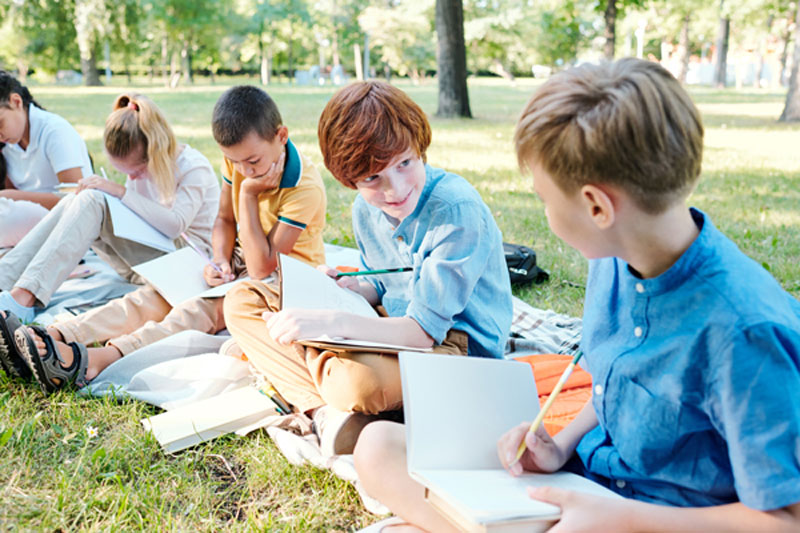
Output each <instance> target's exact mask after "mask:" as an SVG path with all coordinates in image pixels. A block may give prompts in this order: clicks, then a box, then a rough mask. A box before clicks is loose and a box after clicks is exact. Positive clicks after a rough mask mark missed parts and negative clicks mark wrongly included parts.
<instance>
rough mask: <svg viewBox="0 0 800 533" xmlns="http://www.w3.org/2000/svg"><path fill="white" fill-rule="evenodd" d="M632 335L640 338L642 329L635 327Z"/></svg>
mask: <svg viewBox="0 0 800 533" xmlns="http://www.w3.org/2000/svg"><path fill="white" fill-rule="evenodd" d="M633 334H634V335H636V336H637V337H641V336H642V328H640V327H639V326H636V327H635V328H633Z"/></svg>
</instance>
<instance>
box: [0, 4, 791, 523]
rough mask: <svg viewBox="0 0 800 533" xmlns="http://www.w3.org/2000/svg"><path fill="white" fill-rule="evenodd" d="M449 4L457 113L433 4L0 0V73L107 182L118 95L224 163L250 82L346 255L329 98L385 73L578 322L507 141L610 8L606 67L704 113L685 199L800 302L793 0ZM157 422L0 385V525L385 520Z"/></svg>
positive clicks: (600, 27) (308, 470)
mask: <svg viewBox="0 0 800 533" xmlns="http://www.w3.org/2000/svg"><path fill="white" fill-rule="evenodd" d="M440 3H442V4H458V6H457V7H461V8H462V9H463V11H461V13H462V16H463V23H462V26H461V27H462V29H463V34H462V35H461V39H462V41H463V55H464V58H465V62H464V67H465V68H464V69H463V72H462V73H461V74H460V76H461V77H463V81H464V84H465V85H464V86H465V88H466V89H467V90H466V91H464V93H463V94H462V95H460V97H463V96H465V95H466V97H467V103H468V105H467V106H466V110H467V111H469V113H463V111H464V110H465V108H464V106H463V105H462V106H456V107H455V110H456V112H443V109H442V107H443V106H442V95H441V92H442V89H441V87H440V81H441V79H440V78H441V77H442V76H440V75H439V74H440V72H441V71H442V69H443V68H444V69H447V68H451V67H452V66H453V64H454V61H452V60H448V61H449V62H446V63H445V64H443V63H442V61H443V58H442V57H441V56H442V54H441V53H440V54H438V55H437V48H439V39H440V38H441V33H442V32H441V31H438V32H437V31H436V28H437V22H438V23H441V21H437V13H438V12H437V10H436V7H437V5H435V3H434V2H433V1H432V0H430V1H427V0H423V1H418V2H407V1H406V2H404V1H397V0H394V1H391V0H390V1H356V2H344V1H341V0H339V1H333V0H325V1H318V2H304V1H302V0H286V1H275V2H256V1H250V0H236V1H234V2H230V3H224V4H223V3H222V2H210V1H204V0H198V1H196V2H193V1H190V0H186V1H175V0H172V1H166V0H165V1H150V2H147V1H132V0H119V1H116V2H110V1H108V2H105V1H103V0H58V1H55V0H33V1H8V0H2V1H0V15H2V17H3V18H2V25H1V26H0V35H1V36H2V37H0V63H2V67H3V68H6V69H9V70H15V71H16V72H17V74H18V75H20V76H21V77H22V76H26V78H27V79H26V83H27V85H28V86H29V87H30V88H31V91H32V92H33V94H34V97H35V98H36V99H37V100H38V101H39V102H40V103H41V104H42V105H44V106H45V107H46V108H47V109H49V110H51V111H53V112H55V113H57V114H59V115H62V116H63V117H65V118H66V119H67V120H69V121H70V122H71V123H72V124H74V125H75V127H76V128H77V130H78V131H79V133H80V134H81V135H82V136H83V138H84V139H86V141H87V144H88V146H89V149H90V151H91V152H92V155H93V157H94V160H95V166H96V168H99V167H100V166H103V167H105V168H106V170H111V166H110V165H109V164H108V161H107V158H106V156H105V154H104V153H103V149H102V131H103V124H104V120H105V117H106V116H107V114H108V113H109V112H110V110H111V104H112V102H113V100H114V98H115V96H116V95H118V94H119V93H120V92H122V91H123V90H129V89H130V90H135V91H138V92H142V93H144V94H146V95H148V96H149V97H151V98H152V99H153V100H154V101H155V102H156V103H157V104H158V105H159V106H160V107H161V108H162V109H163V110H164V112H165V114H166V116H167V118H168V119H169V121H170V123H171V124H172V125H173V127H174V129H175V133H176V135H177V137H178V138H179V140H180V141H182V142H186V143H188V144H190V145H192V146H194V147H195V148H198V149H199V150H201V151H202V152H203V153H204V154H205V155H206V156H207V157H208V158H209V160H210V161H211V162H212V164H213V165H214V166H215V168H219V164H220V163H221V160H222V158H221V154H220V153H219V150H218V148H217V147H216V144H215V143H214V141H213V138H212V137H211V132H210V127H209V124H210V117H211V110H212V108H213V104H214V102H215V101H216V99H217V98H218V97H219V95H220V94H221V93H222V91H224V90H225V89H226V88H227V87H229V86H231V85H233V84H239V83H252V84H258V85H261V86H262V87H263V88H264V89H265V90H267V91H268V92H269V93H270V94H271V95H272V96H273V98H275V100H276V102H277V104H278V106H279V107H280V109H281V112H282V115H283V118H284V122H285V123H286V124H287V126H288V127H289V130H290V136H291V137H292V139H293V140H294V141H295V142H296V143H297V145H298V146H299V147H300V149H301V150H302V151H303V152H304V153H306V154H307V155H308V156H309V157H311V159H312V160H313V161H314V162H315V164H317V166H318V167H319V168H320V170H321V172H322V174H323V177H324V179H325V183H326V186H327V190H328V198H329V211H328V217H327V223H328V226H327V228H326V230H325V239H326V241H328V242H334V243H337V244H341V245H344V246H352V245H353V244H354V243H353V237H352V230H351V227H350V205H351V203H352V200H353V198H354V194H355V193H354V192H353V191H351V190H349V189H346V188H344V187H342V186H341V185H339V184H338V183H337V182H335V181H334V180H333V178H332V177H331V176H330V174H329V173H328V172H327V170H325V169H324V167H323V165H322V160H321V156H320V152H319V148H318V145H317V140H316V123H317V119H318V117H319V114H320V112H321V110H322V108H323V107H324V105H325V103H326V102H327V100H328V99H329V98H330V96H331V95H332V94H333V92H334V91H335V90H336V86H335V85H334V82H337V81H338V82H340V83H344V82H346V81H347V80H346V79H345V78H347V79H350V80H352V79H356V78H358V77H359V70H360V76H361V77H364V76H374V75H378V76H380V77H382V78H387V77H388V78H390V80H391V82H392V83H395V84H397V85H398V86H399V87H401V88H402V89H403V90H405V91H407V92H408V93H409V94H410V95H411V97H412V98H413V99H414V100H415V101H417V102H418V103H419V104H420V105H421V106H422V108H423V109H424V110H425V112H426V113H427V114H428V115H429V117H430V119H431V122H432V127H433V144H432V146H431V148H430V150H429V152H428V160H429V162H430V163H431V164H433V165H435V166H441V167H443V168H446V169H448V170H450V171H453V172H456V173H458V174H461V175H463V176H464V177H465V178H467V179H468V180H469V181H470V182H471V183H472V184H473V185H474V186H475V187H476V188H477V189H478V191H479V192H480V193H481V195H482V197H483V198H484V200H485V201H486V203H487V204H488V205H489V206H490V208H491V210H492V212H493V214H494V215H495V217H496V219H497V222H498V225H499V226H500V228H501V230H502V231H503V234H504V237H505V239H506V240H507V241H511V242H516V243H522V244H528V245H530V246H532V247H533V248H534V249H535V250H536V251H537V252H538V255H539V262H540V265H541V266H542V267H544V268H545V269H546V270H548V271H549V272H550V274H551V278H550V280H549V281H548V282H546V283H544V284H542V285H535V286H528V287H523V288H516V289H515V295H517V296H518V297H520V298H522V299H523V300H525V301H526V302H528V303H530V304H531V305H534V306H536V307H541V308H550V309H554V310H556V311H558V312H560V313H565V314H569V315H572V316H580V315H581V313H582V307H583V306H582V299H583V295H584V282H585V276H586V261H585V260H584V259H582V258H581V257H580V256H579V255H578V254H577V253H576V252H574V251H573V250H571V249H569V248H568V247H567V246H566V245H564V244H563V243H561V242H560V241H559V240H558V239H557V238H556V237H555V236H553V235H552V234H551V233H550V232H549V230H548V228H547V222H546V219H545V217H544V212H543V206H542V204H541V202H540V201H539V200H538V199H537V198H536V195H535V194H534V193H533V190H532V182H531V178H530V177H529V176H523V175H521V174H520V172H519V170H518V168H517V164H516V158H515V156H514V152H513V144H512V136H513V131H514V124H515V122H516V118H517V116H518V114H519V112H520V110H521V109H522V107H523V105H524V103H525V102H526V101H527V99H528V98H529V97H530V95H531V94H532V92H533V91H534V90H535V89H536V87H537V86H539V85H540V84H541V83H542V82H543V78H546V76H547V75H549V74H550V73H552V72H554V71H558V70H560V69H563V68H568V67H569V66H570V65H573V64H576V63H579V62H583V61H596V60H600V59H602V58H605V57H609V38H610V35H609V31H608V21H609V6H611V5H612V4H613V5H614V7H615V9H616V11H615V12H614V13H613V14H614V17H613V18H614V28H615V31H614V32H613V39H612V41H611V42H612V46H611V47H610V52H611V55H613V56H614V57H622V56H626V55H633V56H636V55H641V56H642V57H648V58H650V59H652V60H657V61H662V62H663V63H664V64H665V65H666V66H667V67H668V68H670V69H671V71H672V72H673V73H675V75H676V77H679V78H681V79H683V80H684V81H685V83H686V84H687V88H688V90H689V92H690V94H691V95H692V98H693V99H694V101H695V102H696V103H697V105H698V107H699V108H700V110H701V112H702V114H703V119H704V124H705V127H706V136H705V151H704V165H703V174H702V177H701V181H700V184H699V186H698V188H697V190H696V191H695V193H694V194H693V195H692V197H691V198H690V203H691V204H692V205H695V206H697V207H699V208H701V209H703V210H704V211H706V212H707V213H708V214H709V215H710V216H711V218H712V220H714V222H715V224H716V225H717V226H718V227H720V228H721V229H722V230H723V231H724V232H725V233H726V234H727V235H729V236H730V237H731V238H732V239H733V240H734V241H735V242H736V243H737V244H738V245H739V246H740V247H741V248H742V249H743V250H744V251H745V253H747V254H748V255H750V256H751V257H752V258H753V259H754V260H755V261H757V262H758V263H760V264H762V265H763V266H764V267H765V268H767V269H768V270H770V271H771V272H772V273H773V275H774V276H775V277H776V278H777V279H778V281H779V282H780V283H781V284H782V285H783V287H784V288H786V289H787V290H788V291H789V292H790V293H791V294H793V295H794V296H795V297H798V296H800V265H798V261H797V258H798V257H800V210H799V207H800V187H798V185H799V184H798V181H800V164H798V163H800V154H799V153H798V149H797V146H798V133H799V130H800V125H798V124H797V123H795V122H793V121H792V120H791V119H792V116H791V113H786V111H787V109H789V110H790V111H791V105H790V104H791V102H792V88H791V86H792V84H793V83H796V68H795V65H797V61H796V60H794V59H793V58H794V56H795V54H796V53H797V52H795V50H796V49H797V46H796V45H797V42H798V39H797V37H796V32H797V26H796V24H795V20H796V14H797V9H798V3H794V2H785V1H784V2H781V1H772V2H766V1H756V0H747V1H745V0H739V1H734V0H723V1H720V2H700V1H692V0H680V1H679V0H674V1H656V0H653V1H650V2H647V1H644V0H642V1H624V2H623V1H620V0H618V1H617V2H602V1H601V2H584V1H566V2H548V1H541V2H530V1H511V0H509V1H506V2H500V1H496V2H495V1H489V0H487V1H469V0H465V1H464V2H463V3H462V2H452V1H450V2H445V1H442V0H440ZM440 7H441V6H440ZM687 20H688V26H687V22H686V21H687ZM643 21H644V22H643ZM445 27H449V26H445ZM687 28H688V29H687ZM456 33H457V32H456ZM87 36H88V41H87ZM87 42H88V43H89V46H88V48H87V47H86V43H87ZM682 43H683V44H682ZM106 44H107V45H106ZM367 49H368V50H369V54H368V56H369V57H365V54H364V52H365V50H367ZM87 50H88V51H89V55H88V56H86V57H82V56H83V55H84V54H83V52H84V51H87ZM106 50H107V52H108V53H107V56H106V54H105V51H106ZM721 50H726V53H725V54H724V62H723V54H722V53H721ZM337 51H338V52H337ZM337 57H338V60H337V59H336V58H337ZM92 58H93V59H92ZM357 58H359V59H357ZM445 59H447V58H445ZM359 61H360V62H361V67H362V68H361V69H359V68H357V67H358V63H359ZM92 64H93V65H94V66H93V68H94V71H92V67H91V65H92ZM189 65H191V69H189V67H188V66H189ZM337 65H338V66H339V67H340V69H339V70H337V71H334V69H335V67H336V66H337ZM364 65H368V66H369V68H366V69H364V68H363V66H364ZM743 65H747V66H743ZM106 67H108V74H109V76H107V75H106ZM456 70H457V69H456ZM534 71H535V73H536V75H537V77H532V74H533V73H534ZM336 72H339V73H341V75H342V77H341V78H340V79H338V80H337V79H336V78H337V76H336ZM722 72H724V76H721V77H720V75H719V74H720V73H722ZM793 72H794V74H793ZM59 73H60V74H59ZM290 74H291V75H290ZM331 74H334V75H333V76H331ZM457 96H458V95H457ZM451 109H453V108H452V107H451ZM464 114H468V115H470V116H471V117H472V118H463V117H461V116H460V115H464ZM448 115H455V117H453V116H448ZM781 118H783V120H779V119H781ZM110 177H111V178H112V179H117V180H122V179H123V176H121V175H118V174H116V173H114V172H111V173H110ZM742 282H743V283H746V280H742ZM156 412H157V410H156V409H153V408H151V407H149V406H147V405H145V404H142V403H139V402H123V403H116V402H114V401H110V400H106V399H104V400H85V399H81V398H78V397H76V396H75V395H74V394H73V393H71V392H62V393H58V394H56V395H54V396H51V397H49V398H46V399H45V398H44V397H43V396H42V395H41V393H40V392H39V390H38V388H36V387H35V386H34V385H32V384H26V383H22V382H20V381H15V380H10V379H8V378H7V377H6V376H0V524H2V525H3V526H4V527H5V526H7V525H8V526H11V528H12V529H15V528H18V529H20V530H61V531H72V530H89V531H94V530H111V529H113V530H125V531H127V530H202V531H217V530H299V531H305V530H345V531H346V530H353V529H354V528H357V527H361V526H364V525H366V524H368V523H370V522H371V521H373V520H374V519H375V518H374V517H373V516H372V515H370V514H369V513H367V512H366V511H365V510H364V508H363V506H362V505H361V503H360V501H359V499H358V496H357V494H356V492H355V490H354V489H353V488H352V487H351V486H350V485H349V484H347V483H345V482H342V481H341V480H339V479H337V478H335V477H334V476H332V475H330V474H329V473H328V472H326V471H323V470H318V469H315V468H313V467H310V466H309V467H303V468H297V467H293V466H291V465H289V464H288V463H287V462H286V461H285V460H284V459H283V457H282V456H281V455H280V454H279V452H278V451H277V449H276V448H275V447H274V445H273V444H272V443H271V441H270V440H269V438H268V437H267V436H266V434H265V433H256V434H254V435H252V436H250V437H247V438H236V437H225V438H222V439H218V440H216V441H214V442H211V443H207V444H204V445H201V446H197V447H194V448H192V449H189V450H185V451H183V452H180V453H178V454H176V455H169V456H168V455H164V454H163V453H162V452H161V450H160V448H159V446H158V443H157V442H156V441H155V440H154V439H152V438H151V437H150V436H149V435H146V434H145V433H144V431H143V430H142V428H141V425H140V424H139V419H141V418H142V417H145V416H149V415H151V414H155V413H156Z"/></svg>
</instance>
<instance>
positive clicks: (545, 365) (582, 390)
mask: <svg viewBox="0 0 800 533" xmlns="http://www.w3.org/2000/svg"><path fill="white" fill-rule="evenodd" d="M515 360H517V361H521V362H523V363H528V364H529V365H531V367H532V368H533V377H534V379H535V380H536V390H537V392H538V393H539V404H540V405H544V402H545V401H547V396H548V395H549V394H550V393H551V392H553V387H555V386H556V383H558V379H559V378H560V377H561V374H563V373H564V369H565V368H567V365H569V363H570V362H571V361H572V356H570V355H562V354H552V353H548V354H537V355H526V356H524V357H516V358H515ZM591 397H592V376H590V375H589V373H588V372H587V371H585V370H584V369H582V368H580V367H577V368H575V370H573V371H572V375H571V376H570V377H569V379H568V380H567V382H566V383H565V384H564V388H562V389H561V393H560V394H559V395H558V398H556V401H555V402H554V403H553V405H552V406H551V407H550V411H548V412H547V415H545V417H544V427H545V429H546V430H547V432H548V433H549V434H550V435H555V434H556V433H558V432H559V431H561V430H562V429H564V427H565V426H566V425H567V424H569V423H570V422H571V421H572V420H573V419H574V418H575V417H576V416H578V413H579V412H580V410H581V409H583V406H584V405H586V402H588V401H589V400H590V399H591Z"/></svg>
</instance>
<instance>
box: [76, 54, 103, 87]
mask: <svg viewBox="0 0 800 533" xmlns="http://www.w3.org/2000/svg"><path fill="white" fill-rule="evenodd" d="M81 72H82V73H83V80H84V83H85V84H86V86H87V87H99V86H100V85H102V83H100V72H99V71H98V70H97V52H96V51H95V50H94V48H92V50H91V52H90V53H89V56H88V57H83V54H81Z"/></svg>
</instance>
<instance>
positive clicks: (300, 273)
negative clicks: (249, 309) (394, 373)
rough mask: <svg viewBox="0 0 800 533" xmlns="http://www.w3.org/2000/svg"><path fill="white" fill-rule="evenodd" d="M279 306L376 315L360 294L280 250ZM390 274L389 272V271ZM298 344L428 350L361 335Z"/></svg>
mask: <svg viewBox="0 0 800 533" xmlns="http://www.w3.org/2000/svg"><path fill="white" fill-rule="evenodd" d="M279 261H280V267H279V272H280V280H281V309H290V308H298V309H332V310H336V311H344V312H348V313H354V314H356V315H359V316H363V317H370V318H377V317H378V316H379V315H378V312H377V311H375V309H374V308H373V307H372V306H371V305H370V304H369V302H368V301H367V300H366V299H365V298H364V297H363V296H361V295H360V294H358V293H356V292H354V291H351V290H349V289H343V288H342V287H339V285H337V284H336V281H335V280H334V279H333V278H331V277H330V276H328V275H327V274H325V273H323V272H320V271H319V270H317V269H316V268H314V267H312V266H311V265H309V264H307V263H304V262H302V261H300V260H297V259H294V258H293V257H289V256H288V255H283V254H281V255H280V256H279ZM389 275H392V274H389ZM298 342H299V343H300V344H303V345H305V346H312V347H315V348H320V349H323V350H326V349H331V350H348V351H354V352H356V351H361V352H382V353H398V352H400V351H403V350H407V351H412V350H413V351H430V350H425V349H422V348H414V347H411V346H402V345H396V344H386V343H381V342H372V341H366V340H361V339H345V338H341V337H329V336H327V335H326V336H322V337H315V338H309V339H300V340H298Z"/></svg>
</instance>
